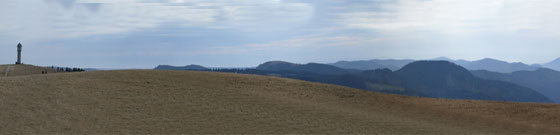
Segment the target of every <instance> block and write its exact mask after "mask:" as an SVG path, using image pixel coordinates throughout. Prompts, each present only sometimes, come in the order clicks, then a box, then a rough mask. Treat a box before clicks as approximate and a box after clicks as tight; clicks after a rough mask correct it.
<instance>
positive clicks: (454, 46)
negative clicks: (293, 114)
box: [0, 0, 560, 68]
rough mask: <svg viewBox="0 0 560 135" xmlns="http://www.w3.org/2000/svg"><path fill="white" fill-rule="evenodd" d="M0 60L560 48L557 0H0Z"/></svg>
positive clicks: (499, 54) (496, 53) (66, 62)
mask: <svg viewBox="0 0 560 135" xmlns="http://www.w3.org/2000/svg"><path fill="white" fill-rule="evenodd" d="M0 3H1V4H0V63H1V64H12V63H14V62H15V60H16V54H17V52H16V45H17V44H18V43H19V42H21V43H22V45H23V54H22V57H23V58H22V61H23V62H24V63H26V64H33V65H41V66H49V65H56V66H72V67H84V68H85V67H89V68H153V67H155V66H157V65H164V64H165V65H189V64H199V65H204V66H210V67H253V66H256V65H258V64H260V63H263V62H266V61H271V60H283V61H289V62H295V63H308V62H320V63H329V62H336V61H339V60H367V59H431V58H436V57H440V56H446V57H449V58H452V59H466V60H477V59H482V58H495V59H500V60H505V61H509V62H524V63H527V64H535V63H546V62H549V61H552V60H554V59H556V58H558V57H560V25H559V24H560V8H557V7H558V6H560V1H557V0H348V1H343V0H2V1H1V2H0Z"/></svg>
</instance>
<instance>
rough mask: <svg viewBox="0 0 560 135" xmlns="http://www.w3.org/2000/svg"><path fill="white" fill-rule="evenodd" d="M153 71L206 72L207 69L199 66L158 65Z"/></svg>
mask: <svg viewBox="0 0 560 135" xmlns="http://www.w3.org/2000/svg"><path fill="white" fill-rule="evenodd" d="M155 69H156V70H208V68H206V67H204V66H200V65H187V66H170V65H159V66H157V67H156V68H155Z"/></svg>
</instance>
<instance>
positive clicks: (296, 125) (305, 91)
mask: <svg viewBox="0 0 560 135" xmlns="http://www.w3.org/2000/svg"><path fill="white" fill-rule="evenodd" d="M4 68H5V66H0V72H4V71H10V72H8V77H0V119H1V121H0V134H272V133H274V134H329V133H330V134H560V128H558V127H560V105H558V104H541V103H514V102H495V101H475V100H449V99H433V98H419V97H411V96H401V95H392V94H383V93H376V92H369V91H364V90H358V89H353V88H348V87H342V86H336V85H327V84H319V83H311V82H306V81H299V80H293V79H284V78H278V77H269V76H257V75H243V74H231V73H215V72H199V71H161V70H122V71H91V72H79V73H57V74H35V73H34V74H35V75H22V76H10V74H11V73H12V72H11V69H8V70H6V69H4ZM13 73H16V71H14V72H13ZM22 74H23V73H22ZM2 75H4V74H2Z"/></svg>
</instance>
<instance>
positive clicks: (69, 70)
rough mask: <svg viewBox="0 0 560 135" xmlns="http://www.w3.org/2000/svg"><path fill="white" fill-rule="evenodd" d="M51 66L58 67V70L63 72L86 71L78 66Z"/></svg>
mask: <svg viewBox="0 0 560 135" xmlns="http://www.w3.org/2000/svg"><path fill="white" fill-rule="evenodd" d="M49 68H52V69H56V71H62V72H83V71H85V70H84V69H82V68H77V67H56V66H50V67H49Z"/></svg>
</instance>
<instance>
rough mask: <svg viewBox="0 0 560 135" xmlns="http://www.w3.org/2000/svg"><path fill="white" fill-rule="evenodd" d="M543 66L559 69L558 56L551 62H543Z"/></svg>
mask: <svg viewBox="0 0 560 135" xmlns="http://www.w3.org/2000/svg"><path fill="white" fill-rule="evenodd" d="M543 66H544V67H547V68H550V69H554V70H556V71H560V58H558V59H555V60H553V61H551V62H548V63H545V64H543Z"/></svg>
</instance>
